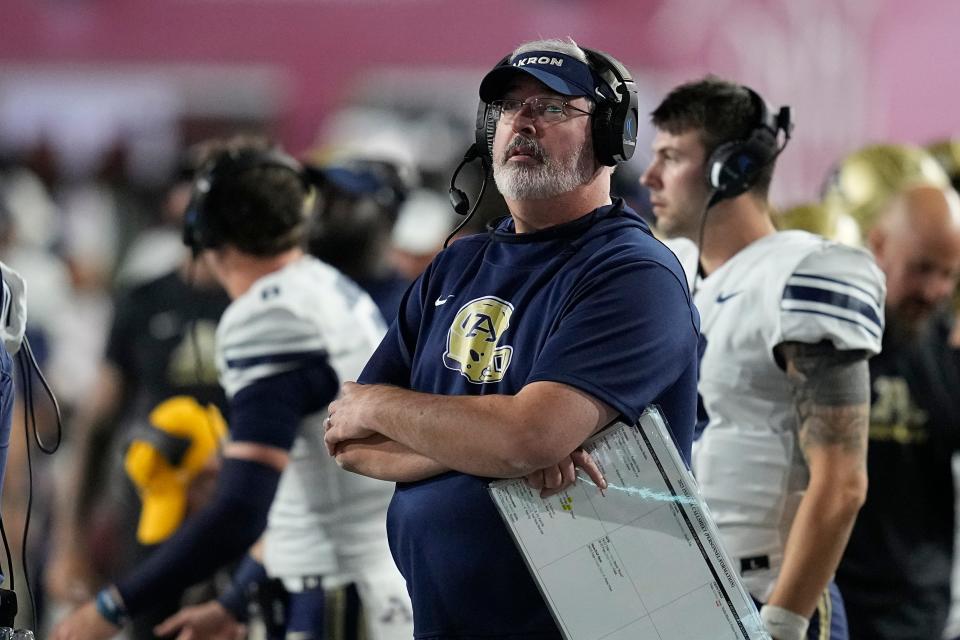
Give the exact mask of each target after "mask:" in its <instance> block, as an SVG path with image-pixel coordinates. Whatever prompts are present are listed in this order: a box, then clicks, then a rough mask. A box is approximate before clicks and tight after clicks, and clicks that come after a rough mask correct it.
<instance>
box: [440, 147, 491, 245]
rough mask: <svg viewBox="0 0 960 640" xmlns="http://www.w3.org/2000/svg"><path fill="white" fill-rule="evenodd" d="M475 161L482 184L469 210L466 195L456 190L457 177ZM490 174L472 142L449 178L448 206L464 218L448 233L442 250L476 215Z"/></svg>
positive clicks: (478, 148)
mask: <svg viewBox="0 0 960 640" xmlns="http://www.w3.org/2000/svg"><path fill="white" fill-rule="evenodd" d="M476 160H480V164H481V166H482V170H483V182H482V183H481V184H480V193H479V194H478V195H477V201H476V203H474V205H473V208H470V199H469V198H468V197H467V194H466V193H464V191H463V189H458V188H457V184H456V183H457V176H459V175H460V171H461V170H462V169H463V168H464V167H465V166H467V165H468V164H470V163H471V162H474V161H476ZM489 173H490V166H489V164H488V163H487V158H486V156H485V155H484V154H483V153H482V152H481V149H480V146H479V145H478V144H477V143H476V142H474V143H473V144H471V145H470V148H469V149H467V152H466V153H465V154H463V160H461V161H460V164H458V165H457V168H456V169H455V170H454V172H453V175H452V176H450V190H449V195H450V204H451V206H453V210H454V211H456V212H457V213H458V214H460V215H461V216H466V217H465V218H464V219H463V220H462V221H461V222H460V224H458V225H457V227H456V228H455V229H454V230H453V231H451V232H450V235H449V236H447V239H446V240H444V241H443V247H444V249H446V248H447V245H449V244H450V240H452V239H453V237H454V236H455V235H457V233H459V232H460V230H461V229H463V227H464V225H465V224H467V223H468V222H469V221H470V218H472V217H473V214H474V213H476V211H477V207H478V206H479V205H480V201H481V200H483V192H484V191H486V189H487V175H488V174H489Z"/></svg>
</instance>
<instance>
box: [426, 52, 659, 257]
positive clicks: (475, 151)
mask: <svg viewBox="0 0 960 640" xmlns="http://www.w3.org/2000/svg"><path fill="white" fill-rule="evenodd" d="M580 49H581V50H582V51H583V52H584V53H585V54H586V56H587V65H588V66H589V67H590V68H591V69H592V70H593V71H594V73H596V74H597V76H599V78H600V79H601V80H602V81H603V82H604V83H606V85H607V86H608V87H609V88H610V93H611V95H613V96H616V99H615V100H611V99H606V100H597V101H596V107H595V108H594V111H593V114H592V117H591V132H592V134H593V152H594V155H595V156H596V158H597V161H598V162H600V163H601V164H603V165H605V166H608V167H612V166H615V165H616V164H618V163H620V162H625V161H627V160H629V159H630V158H631V157H632V156H633V152H634V151H636V148H637V125H638V123H639V118H640V115H639V107H638V94H637V85H636V83H635V82H634V80H633V77H632V76H631V75H630V72H629V71H628V70H627V68H626V67H625V66H624V65H623V64H621V63H620V62H619V61H618V60H617V59H616V58H614V57H613V56H611V55H610V54H607V53H604V52H602V51H597V50H595V49H587V48H586V47H580ZM512 57H513V53H510V54H508V55H506V56H504V57H503V58H501V59H500V61H499V62H497V64H496V65H494V67H493V69H497V68H499V67H503V66H508V65H509V64H510V59H511V58H512ZM493 69H491V71H492V70H493ZM494 115H495V111H494V110H493V109H491V108H490V105H489V104H487V103H486V102H484V101H483V100H481V101H480V103H479V105H478V106H477V119H476V123H475V129H474V143H473V144H472V145H470V148H469V149H467V152H466V154H464V156H463V160H462V161H461V163H460V164H459V165H458V166H457V168H456V170H455V171H454V172H453V176H452V177H451V178H450V204H451V205H453V210H454V211H456V212H457V213H458V214H460V215H466V216H467V218H466V220H464V221H463V222H461V223H460V225H458V226H457V228H456V229H454V231H453V233H451V234H450V237H449V238H447V242H449V241H450V238H452V237H453V236H454V235H455V234H456V233H457V232H458V231H459V230H460V229H461V228H462V227H463V225H464V224H466V222H467V220H469V219H470V216H472V215H473V213H474V212H475V211H476V208H477V206H478V205H479V203H480V200H481V199H482V198H483V192H484V190H485V189H486V185H487V178H488V176H489V173H490V167H491V164H492V162H493V136H494V133H495V132H496V129H497V121H496V119H495V118H494V117H493V116H494ZM475 160H480V162H481V165H482V167H483V183H482V184H481V186H480V194H479V195H478V196H477V202H476V203H475V204H474V206H473V208H472V209H471V208H470V200H469V199H468V198H467V195H466V194H465V193H464V192H463V191H462V190H461V189H458V188H457V187H456V180H457V176H458V175H459V174H460V170H461V169H463V167H464V166H465V165H466V164H468V163H470V162H473V161H475ZM446 244H447V243H446V242H445V243H444V246H446Z"/></svg>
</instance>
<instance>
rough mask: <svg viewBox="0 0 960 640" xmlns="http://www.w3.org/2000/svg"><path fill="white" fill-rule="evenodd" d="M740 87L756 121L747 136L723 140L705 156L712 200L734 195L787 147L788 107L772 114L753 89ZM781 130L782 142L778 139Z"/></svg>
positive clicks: (714, 201) (743, 189)
mask: <svg viewBox="0 0 960 640" xmlns="http://www.w3.org/2000/svg"><path fill="white" fill-rule="evenodd" d="M741 86H743V85H741ZM743 89H744V90H745V91H746V92H747V94H748V95H749V96H750V100H751V102H753V107H754V111H755V113H757V115H758V117H757V124H756V125H755V126H754V128H753V129H752V130H751V131H750V134H749V135H748V136H747V137H746V138H741V139H739V140H732V141H730V142H724V143H723V144H721V145H720V146H718V147H717V148H716V149H714V150H713V153H711V154H710V157H709V158H708V159H707V163H706V172H707V184H709V185H710V187H712V188H713V189H714V193H713V197H712V198H711V204H716V203H717V202H719V201H720V200H724V199H726V198H734V197H736V196H738V195H740V194H741V193H745V192H746V191H748V190H749V189H750V188H751V187H752V186H753V185H754V184H756V181H757V178H758V177H759V176H760V173H761V172H762V171H763V169H764V168H765V167H767V166H768V165H769V164H770V163H771V162H773V161H774V160H775V159H776V157H777V156H778V155H780V152H781V151H783V149H784V147H786V145H787V141H788V140H789V139H790V133H791V131H792V130H793V123H792V122H791V121H790V107H780V110H779V111H778V112H777V113H776V114H772V113H770V111H769V110H768V109H767V103H766V102H764V100H763V98H761V97H760V95H759V94H758V93H757V92H756V91H754V90H753V89H751V88H750V87H747V86H743ZM781 131H783V133H784V141H783V144H782V145H781V144H780V142H779V135H780V132H781Z"/></svg>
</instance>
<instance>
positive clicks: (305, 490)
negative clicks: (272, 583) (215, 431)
mask: <svg viewBox="0 0 960 640" xmlns="http://www.w3.org/2000/svg"><path fill="white" fill-rule="evenodd" d="M385 331H386V328H385V327H384V324H383V320H382V318H381V317H380V313H379V311H378V310H377V307H376V305H375V304H374V303H373V301H372V300H371V299H370V298H369V296H367V294H366V293H364V292H363V291H362V290H360V289H359V288H358V287H357V285H356V284H354V283H353V282H352V281H350V280H349V279H347V278H346V277H345V276H343V275H342V274H341V273H340V272H338V271H337V270H335V269H334V268H332V267H330V266H329V265H327V264H325V263H323V262H321V261H319V260H317V259H316V258H313V257H310V256H305V257H303V258H301V259H300V260H297V261H296V262H293V263H291V264H290V265H288V266H286V267H285V268H283V269H281V270H279V271H276V272H274V273H271V274H268V275H266V276H264V277H263V278H260V279H259V280H257V281H256V282H255V283H254V285H253V286H252V287H251V288H250V289H249V290H248V291H247V292H246V293H244V294H243V295H242V296H240V297H239V298H237V299H236V300H234V301H233V303H232V304H231V305H230V306H229V307H228V308H227V310H226V311H225V312H224V314H223V317H222V318H221V321H220V325H219V327H218V328H217V366H218V368H219V371H220V381H221V384H222V385H223V387H224V389H225V390H226V392H227V395H228V397H230V398H232V397H233V396H234V395H235V394H237V392H239V391H240V390H241V389H243V388H244V387H246V386H248V385H250V384H252V383H254V382H256V381H257V380H260V379H263V378H266V377H269V376H273V375H276V374H278V373H282V372H284V371H287V370H290V369H291V368H293V367H296V366H301V364H299V363H302V361H303V359H304V358H305V357H325V358H326V360H327V362H328V363H329V364H330V366H331V367H332V368H333V370H334V371H335V372H336V374H337V376H338V378H339V380H340V381H341V382H343V381H346V380H356V378H357V377H358V376H359V375H360V371H361V369H362V368H363V366H364V364H366V361H367V359H368V358H369V357H370V355H371V354H372V353H373V351H374V349H375V348H376V346H377V345H378V344H379V343H380V340H381V338H382V337H383V335H384V333H385ZM325 417H326V412H325V411H324V412H322V413H318V414H314V415H312V416H308V417H307V418H305V419H304V421H303V423H302V425H301V428H300V433H299V435H298V437H297V439H296V441H295V442H294V445H293V448H292V449H291V451H290V462H289V464H288V465H287V467H286V469H284V471H283V474H282V475H281V478H280V486H279V488H278V489H277V495H276V497H275V498H274V501H273V505H272V506H271V509H270V516H269V523H268V526H267V532H266V537H265V552H264V555H265V558H264V560H265V563H264V564H265V565H266V567H267V571H268V573H269V574H270V575H271V576H274V577H280V578H297V577H304V576H318V575H323V576H325V578H327V579H331V578H332V579H334V580H335V581H336V580H338V576H339V579H340V580H341V581H349V580H351V579H352V578H353V576H354V575H355V574H356V572H359V571H361V570H362V568H363V566H364V563H367V564H369V565H371V566H376V567H378V568H379V567H380V566H381V565H382V563H383V560H384V559H385V558H386V559H389V550H388V547H387V541H386V510H387V505H388V504H389V502H390V498H391V496H392V495H393V484H392V483H388V482H383V481H380V480H374V479H372V478H367V477H364V476H361V475H358V474H354V473H350V472H347V471H344V470H342V469H340V468H339V467H338V466H337V463H336V461H335V460H334V459H333V458H331V457H330V456H329V455H328V454H327V451H326V448H325V447H324V443H323V432H324V429H323V419H324V418H325ZM390 564H391V565H392V561H391V562H390ZM394 570H395V569H394Z"/></svg>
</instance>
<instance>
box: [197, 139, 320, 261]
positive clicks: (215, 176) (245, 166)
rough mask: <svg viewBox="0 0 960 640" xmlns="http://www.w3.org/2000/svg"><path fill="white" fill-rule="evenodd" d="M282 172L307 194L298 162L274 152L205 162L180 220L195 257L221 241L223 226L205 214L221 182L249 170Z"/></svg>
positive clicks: (248, 152)
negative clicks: (284, 171) (292, 178)
mask: <svg viewBox="0 0 960 640" xmlns="http://www.w3.org/2000/svg"><path fill="white" fill-rule="evenodd" d="M268 167H273V168H278V169H285V170H287V171H290V172H291V173H293V174H295V175H296V176H297V178H298V179H299V180H300V181H301V183H302V184H303V187H304V190H305V191H306V192H307V193H309V192H310V190H311V189H312V186H311V182H310V178H309V176H308V175H307V174H306V172H304V170H303V167H302V166H301V165H300V163H299V162H297V161H296V160H294V159H293V158H292V157H291V156H289V155H287V154H286V153H283V152H282V151H279V150H277V149H268V150H254V149H244V150H241V151H227V152H224V153H220V154H218V155H217V156H216V157H214V158H212V159H211V160H210V161H208V162H207V163H206V164H205V165H204V166H203V167H202V168H201V170H200V174H199V175H198V177H197V179H196V180H194V183H193V193H192V195H191V196H190V203H189V204H188V205H187V210H186V213H185V214H184V218H183V243H184V244H185V245H187V246H188V247H190V250H191V251H192V252H193V255H194V257H196V256H197V255H199V254H200V252H202V251H203V250H204V249H215V248H217V247H219V246H221V244H222V242H223V238H222V232H223V229H222V228H220V227H222V225H223V223H222V222H221V223H219V224H217V223H216V222H214V220H213V219H212V217H211V215H210V213H209V212H208V211H207V208H206V207H207V200H208V198H209V197H210V193H211V192H212V191H213V190H214V188H215V187H217V185H219V184H220V183H222V182H223V181H224V180H229V179H230V178H235V177H237V176H239V175H240V174H242V173H244V172H246V171H249V170H251V169H262V168H268Z"/></svg>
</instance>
